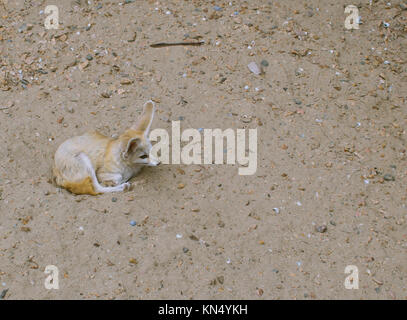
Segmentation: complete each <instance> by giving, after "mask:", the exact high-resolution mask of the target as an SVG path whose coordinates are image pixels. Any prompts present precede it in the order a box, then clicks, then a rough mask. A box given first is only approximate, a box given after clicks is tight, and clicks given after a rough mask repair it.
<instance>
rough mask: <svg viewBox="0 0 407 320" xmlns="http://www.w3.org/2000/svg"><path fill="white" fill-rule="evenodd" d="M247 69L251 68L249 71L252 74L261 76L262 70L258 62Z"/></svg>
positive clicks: (250, 64)
mask: <svg viewBox="0 0 407 320" xmlns="http://www.w3.org/2000/svg"><path fill="white" fill-rule="evenodd" d="M247 67H248V68H249V70H250V71H251V72H253V73H254V74H256V75H259V74H260V73H261V69H260V68H259V66H258V65H257V63H256V62H250V63H249V64H248V65H247Z"/></svg>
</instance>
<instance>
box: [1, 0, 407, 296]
mask: <svg viewBox="0 0 407 320" xmlns="http://www.w3.org/2000/svg"><path fill="white" fill-rule="evenodd" d="M0 2H1V1H0ZM2 2H3V4H0V109H1V110H0V124H1V130H0V139H1V144H2V147H1V150H2V151H1V153H0V199H1V200H0V239H1V240H0V293H2V296H3V298H4V299H342V298H351V299H406V298H407V264H406V261H407V228H406V218H407V207H406V204H407V199H406V196H407V193H406V192H407V181H406V175H407V169H406V131H405V128H406V124H407V111H406V98H407V96H406V94H407V77H406V66H407V65H406V62H407V45H406V34H407V32H406V31H407V29H406V28H407V27H406V21H407V10H406V9H407V5H406V4H405V2H404V3H403V2H402V1H390V2H391V4H390V5H388V4H387V3H388V2H389V1H377V0H373V1H372V3H371V4H369V1H368V0H363V1H356V2H354V3H351V1H334V0H330V1H322V0H321V1H318V0H311V1H259V0H255V1H231V2H230V3H229V2H228V1H211V2H205V1H180V0H179V1H174V0H172V1H161V2H158V1H141V0H137V1H126V2H128V3H124V4H123V3H120V1H119V0H117V1H113V0H112V1H94V0H92V1H89V3H88V2H87V1H84V0H77V1H70V0H66V1H65V0H64V1H62V0H61V1H57V5H58V7H59V15H60V17H59V20H60V21H59V22H60V28H59V29H58V30H46V29H45V28H44V20H45V17H46V14H45V13H43V10H44V9H45V6H46V5H48V4H55V3H54V2H55V1H54V2H53V1H34V0H33V1H29V0H26V1H22V0H14V1H4V0H3V1H2ZM121 2H124V0H121ZM348 4H354V5H357V6H358V7H359V10H360V16H361V24H360V28H359V30H347V29H345V28H344V21H345V18H346V14H345V13H344V8H345V6H346V5H348ZM215 6H219V8H217V7H215ZM184 40H189V41H196V40H203V41H205V45H202V46H200V47H168V48H151V47H150V44H152V43H156V42H163V41H167V42H171V41H172V42H173V41H184ZM263 60H264V61H263ZM252 61H254V62H256V63H257V64H258V65H259V66H260V65H261V64H263V65H264V66H263V69H264V73H263V74H261V75H255V74H254V73H251V72H250V70H249V69H248V67H247V65H248V64H249V63H250V62H252ZM262 61H263V63H262ZM266 65H267V66H266ZM148 99H154V101H156V102H157V108H158V111H157V113H156V117H155V119H154V122H153V125H152V127H153V128H164V129H167V130H168V131H169V132H171V121H172V120H178V119H182V121H181V123H182V128H183V129H186V128H222V129H226V128H233V129H237V128H258V168H257V172H256V174H254V175H252V176H239V175H238V173H237V169H238V168H237V166H233V165H182V164H181V165H162V166H160V167H157V168H145V169H144V170H143V171H142V173H141V174H139V175H138V176H137V177H135V178H134V179H133V180H132V182H133V183H134V184H135V185H136V186H135V188H134V190H132V191H128V192H124V193H116V194H104V195H100V196H74V195H72V194H70V193H69V192H67V191H66V190H61V189H59V188H57V187H56V185H54V184H53V183H52V180H51V169H52V165H53V156H54V153H55V151H56V148H57V147H58V145H59V144H60V143H61V142H63V141H64V140H65V139H67V138H69V137H71V136H74V135H79V134H81V133H83V132H85V131H87V130H91V129H97V130H100V132H102V133H104V134H106V135H113V134H118V133H120V132H121V131H123V130H124V129H126V128H127V127H129V126H130V125H131V124H132V123H134V121H135V119H136V118H137V116H138V115H139V114H140V112H141V109H142V105H143V103H144V102H145V101H146V100H148ZM180 184H184V185H185V187H184V188H182V189H179V185H180ZM273 208H278V210H276V209H274V210H273ZM132 220H134V221H136V222H137V225H136V226H132V225H131V224H130V221H132ZM177 235H181V236H182V237H177ZM47 265H55V266H57V267H58V269H59V286H60V288H59V290H47V289H45V287H44V281H45V278H46V275H45V274H44V269H45V268H46V266H47ZM347 265H355V266H357V267H358V270H359V289H358V290H349V289H346V288H345V287H344V281H345V277H346V276H347V275H346V274H345V273H344V269H345V267H346V266H347ZM6 290H8V291H6Z"/></svg>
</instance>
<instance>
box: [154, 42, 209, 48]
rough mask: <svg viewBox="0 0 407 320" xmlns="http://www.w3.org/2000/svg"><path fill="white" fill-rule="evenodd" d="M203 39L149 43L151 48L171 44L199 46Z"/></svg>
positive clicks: (169, 45) (170, 45)
mask: <svg viewBox="0 0 407 320" xmlns="http://www.w3.org/2000/svg"><path fill="white" fill-rule="evenodd" d="M204 43H205V42H204V41H199V42H160V43H153V44H150V47H152V48H162V47H172V46H200V45H202V44H204Z"/></svg>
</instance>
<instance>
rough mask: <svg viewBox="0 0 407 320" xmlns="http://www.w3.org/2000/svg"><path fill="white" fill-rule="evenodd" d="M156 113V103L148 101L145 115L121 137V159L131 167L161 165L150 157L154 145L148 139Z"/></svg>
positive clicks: (144, 111) (145, 105) (144, 109)
mask: <svg viewBox="0 0 407 320" xmlns="http://www.w3.org/2000/svg"><path fill="white" fill-rule="evenodd" d="M154 111H155V104H154V102H153V101H151V100H150V101H147V102H146V103H145V104H144V108H143V113H142V114H141V116H140V118H139V119H138V120H137V122H136V124H135V125H133V126H132V127H131V128H130V129H128V130H126V131H125V132H124V133H123V134H122V135H121V136H120V137H119V140H120V142H121V158H122V160H123V161H124V162H125V163H127V164H128V165H130V166H132V165H147V166H157V165H159V164H160V160H158V159H156V158H154V157H152V156H151V155H150V150H151V148H152V145H151V142H150V140H149V139H148V135H149V133H150V126H151V123H152V122H153V118H154Z"/></svg>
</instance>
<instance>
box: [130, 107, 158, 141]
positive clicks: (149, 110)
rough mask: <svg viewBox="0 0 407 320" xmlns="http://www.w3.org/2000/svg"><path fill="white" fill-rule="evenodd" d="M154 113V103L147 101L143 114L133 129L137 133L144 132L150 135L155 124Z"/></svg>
mask: <svg viewBox="0 0 407 320" xmlns="http://www.w3.org/2000/svg"><path fill="white" fill-rule="evenodd" d="M154 111H155V104H154V102H153V101H151V100H149V101H147V102H146V103H145V104H144V108H143V113H142V114H141V116H140V118H139V119H138V121H137V122H136V124H135V125H134V126H133V127H132V128H133V129H135V130H137V131H142V132H144V134H148V132H149V131H150V126H151V123H152V122H153V118H154Z"/></svg>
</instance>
